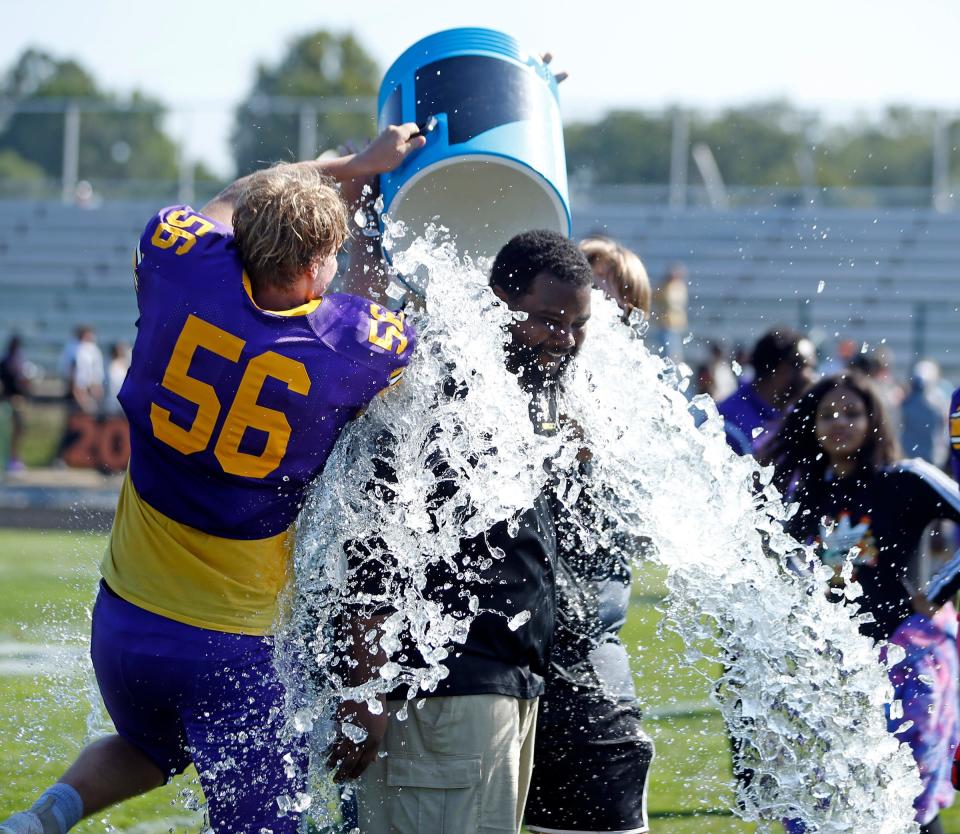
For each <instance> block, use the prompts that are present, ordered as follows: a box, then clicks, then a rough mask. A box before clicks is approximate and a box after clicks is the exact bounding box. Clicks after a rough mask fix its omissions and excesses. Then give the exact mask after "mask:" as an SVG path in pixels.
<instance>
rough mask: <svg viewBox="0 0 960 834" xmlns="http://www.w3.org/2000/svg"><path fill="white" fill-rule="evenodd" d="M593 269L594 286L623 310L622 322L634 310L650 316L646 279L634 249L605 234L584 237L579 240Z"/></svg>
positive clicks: (648, 284)
mask: <svg viewBox="0 0 960 834" xmlns="http://www.w3.org/2000/svg"><path fill="white" fill-rule="evenodd" d="M580 251H581V252H583V254H584V255H586V256H587V263H589V264H590V268H591V269H592V270H593V279H594V285H595V286H596V287H597V289H600V290H603V292H604V294H605V295H606V296H607V298H612V299H613V300H614V301H616V302H617V304H618V305H619V306H620V309H621V310H623V319H624V321H626V320H627V319H629V318H630V314H631V313H632V312H633V311H634V310H639V311H640V312H641V313H643V316H644V318H645V319H649V318H650V278H649V277H648V276H647V270H646V268H645V267H644V265H643V261H641V260H640V258H639V257H638V256H637V254H636V253H635V252H632V251H630V250H629V249H627V248H626V247H625V246H621V245H620V244H619V243H617V242H616V241H613V240H610V238H606V237H600V236H595V237H588V238H585V239H584V240H583V241H581V243H580Z"/></svg>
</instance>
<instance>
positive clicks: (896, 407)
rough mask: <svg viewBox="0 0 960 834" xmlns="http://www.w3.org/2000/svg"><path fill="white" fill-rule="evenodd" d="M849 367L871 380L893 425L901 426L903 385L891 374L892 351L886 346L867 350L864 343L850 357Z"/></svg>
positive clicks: (895, 426)
mask: <svg viewBox="0 0 960 834" xmlns="http://www.w3.org/2000/svg"><path fill="white" fill-rule="evenodd" d="M850 367H851V368H853V369H854V370H857V371H860V373H862V374H866V375H867V376H868V377H870V379H871V380H872V381H873V384H874V385H875V386H876V388H877V391H878V392H879V394H880V399H881V400H883V405H884V408H886V410H887V414H888V416H889V417H890V421H891V423H892V424H893V427H894V428H895V429H896V430H897V431H898V432H899V431H900V428H901V414H900V406H901V405H902V404H903V394H904V391H903V386H902V385H901V384H900V383H899V382H898V381H897V379H895V378H894V375H893V370H892V368H893V351H891V350H890V349H889V348H887V347H878V348H875V349H873V350H868V349H867V346H866V344H864V345H863V347H861V349H860V352H859V353H855V354H854V355H853V357H852V358H851V359H850Z"/></svg>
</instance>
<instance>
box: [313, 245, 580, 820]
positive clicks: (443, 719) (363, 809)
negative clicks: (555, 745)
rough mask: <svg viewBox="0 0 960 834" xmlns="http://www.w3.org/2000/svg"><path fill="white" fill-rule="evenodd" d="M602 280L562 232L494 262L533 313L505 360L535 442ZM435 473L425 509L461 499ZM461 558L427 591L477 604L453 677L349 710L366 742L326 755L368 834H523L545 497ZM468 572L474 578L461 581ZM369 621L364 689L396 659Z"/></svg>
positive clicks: (549, 538) (497, 276) (543, 611)
mask: <svg viewBox="0 0 960 834" xmlns="http://www.w3.org/2000/svg"><path fill="white" fill-rule="evenodd" d="M592 281H593V276H592V274H591V271H590V266H589V264H588V263H587V261H586V259H585V258H584V256H583V255H582V254H581V253H580V252H579V251H578V249H577V247H576V245H575V244H573V243H572V242H571V241H569V240H567V239H566V238H564V237H562V236H560V235H558V234H555V233H552V232H528V233H524V234H521V235H518V236H517V237H515V238H513V239H512V240H511V241H510V242H509V243H508V244H507V245H506V246H505V247H504V248H503V249H502V250H501V251H500V253H499V254H498V255H497V258H496V260H495V262H494V265H493V270H492V274H491V278H490V283H491V286H492V288H493V291H494V293H496V295H497V296H498V297H499V298H500V299H501V300H502V301H504V302H505V303H506V304H507V306H508V307H509V308H510V309H511V310H515V311H518V312H520V313H523V314H525V316H524V317H523V319H522V320H519V319H518V320H516V321H514V322H513V324H512V325H511V326H510V337H511V340H510V342H509V343H508V347H507V355H506V363H507V367H508V369H509V370H510V371H511V372H512V373H513V374H515V375H516V376H517V377H518V379H519V382H520V384H521V385H522V386H523V387H524V389H525V390H526V391H527V392H528V393H529V395H530V403H531V404H530V415H531V418H532V419H533V421H534V425H535V429H536V430H537V431H538V432H542V433H552V432H555V431H556V430H557V424H558V419H559V415H558V405H557V394H558V391H557V388H558V383H559V380H560V378H561V376H562V373H563V370H564V368H565V367H566V365H567V363H568V362H569V361H570V359H571V357H572V356H573V355H574V354H575V352H576V351H577V349H578V348H579V346H580V344H581V343H582V340H583V338H584V336H585V333H586V330H585V328H586V324H587V319H588V318H589V316H590V293H591V286H592ZM471 326H482V324H480V325H477V324H475V323H471ZM465 337H466V334H465ZM446 393H447V395H449V396H457V395H458V394H457V392H456V391H448V392H446ZM477 452H478V454H488V453H491V450H477ZM492 453H493V454H496V452H495V450H494V451H492ZM432 464H433V465H434V472H433V474H434V476H435V477H436V484H437V487H436V491H435V492H434V494H433V495H431V497H430V499H429V502H428V503H434V504H435V505H439V504H441V503H442V502H448V501H456V500H457V493H456V487H455V482H454V480H453V479H451V478H445V476H444V473H445V471H446V466H447V465H446V463H445V462H443V461H432ZM545 480H546V478H545ZM459 550H460V554H459V556H458V562H459V564H458V565H457V569H454V568H453V567H452V566H447V565H436V566H431V568H430V570H429V572H428V579H427V587H426V588H425V589H424V590H423V596H424V597H425V598H426V599H429V600H432V601H436V602H439V603H440V605H441V606H442V607H443V610H444V612H445V613H451V614H455V615H456V614H460V615H462V616H466V615H467V614H468V610H467V608H468V600H469V599H470V597H471V596H472V597H475V598H476V602H477V603H478V604H479V605H478V607H479V612H480V613H479V614H478V615H477V616H476V618H475V619H474V620H473V623H472V625H471V627H470V630H469V632H468V634H467V636H466V640H465V642H463V643H462V644H457V645H456V646H454V647H453V649H452V650H451V654H450V656H449V657H448V658H447V659H446V660H445V661H444V665H445V666H446V667H447V668H448V670H449V675H448V676H447V677H446V678H445V679H443V680H441V681H440V682H439V684H438V685H437V687H436V688H435V689H434V690H433V691H430V692H423V693H420V694H418V695H417V697H418V698H420V697H421V696H422V697H423V701H422V703H421V702H416V703H415V704H410V706H409V710H408V709H407V701H406V698H407V697H408V691H407V689H408V688H407V687H406V686H404V687H401V688H400V689H398V690H396V691H394V692H392V693H390V695H389V696H387V698H386V699H384V700H385V701H386V708H385V709H384V711H383V714H381V715H374V714H371V713H370V712H369V711H368V710H367V709H366V707H365V706H362V705H356V704H351V703H347V704H345V705H344V708H343V710H342V712H341V717H342V718H344V719H347V718H349V719H350V720H351V722H352V723H353V724H355V725H360V726H361V727H362V728H363V729H364V730H366V732H367V736H366V738H365V739H364V740H363V741H360V742H354V741H352V740H350V739H349V738H347V737H345V736H344V737H340V738H339V739H338V740H337V742H336V744H335V745H334V747H333V748H332V751H331V757H330V763H331V765H333V766H335V767H336V768H337V777H338V778H339V779H352V778H356V777H358V776H361V774H362V778H361V785H360V791H359V802H360V828H361V830H362V831H363V832H364V834H387V832H399V834H416V832H428V831H429V832H436V833H437V834H442V833H443V832H449V834H470V833H471V832H481V831H482V832H515V831H518V830H519V827H520V821H521V816H522V813H523V807H524V804H525V801H526V794H527V790H528V786H529V783H530V772H531V768H532V763H533V742H534V727H535V725H536V714H537V698H538V696H539V695H540V694H541V693H542V691H543V678H544V674H545V671H546V665H547V660H548V653H549V650H550V645H551V642H552V638H553V631H554V620H555V604H556V602H555V567H556V535H555V532H554V524H553V518H552V512H551V506H550V496H549V494H548V492H547V490H546V489H544V490H543V491H542V492H541V494H540V495H539V497H537V498H536V501H535V502H534V504H533V506H532V507H531V508H530V509H528V510H527V511H526V512H524V513H522V514H521V515H520V516H519V518H517V519H515V520H514V521H513V523H510V522H507V521H504V522H502V523H499V524H496V525H495V526H494V527H492V528H491V529H490V530H488V531H487V533H486V534H484V535H481V536H477V537H476V538H473V539H465V540H462V541H461V542H460V548H459ZM468 566H469V568H470V569H471V570H472V571H474V573H473V576H472V577H471V576H469V575H466V576H465V575H464V574H465V573H466V572H467V570H468ZM375 570H376V569H375V568H374V569H373V570H372V571H371V573H372V572H375ZM359 574H360V576H361V577H363V571H362V570H360V571H359ZM377 579H378V577H377V576H369V577H366V579H365V581H366V582H368V583H373V584H376V582H377ZM364 590H370V589H369V588H364ZM374 593H376V591H374ZM363 613H364V615H365V616H366V617H368V618H369V619H359V615H358V618H357V619H354V621H353V623H352V629H353V635H354V650H353V658H352V662H355V663H357V664H358V665H357V666H356V667H355V668H354V670H353V674H352V678H353V682H354V683H355V684H357V685H359V684H360V683H362V682H363V681H364V680H367V679H370V678H372V677H374V676H375V675H376V674H377V669H378V667H379V666H381V665H382V664H383V663H384V662H386V660H387V658H386V657H383V656H380V657H374V656H372V655H371V654H370V651H369V649H368V648H367V646H365V645H363V637H364V635H365V634H367V632H368V630H369V627H370V626H371V625H375V623H376V620H377V618H378V617H379V618H380V619H381V620H382V619H383V617H384V616H385V612H384V611H383V610H382V609H381V610H379V611H376V612H370V611H366V612H363ZM404 655H406V656H407V657H406V661H404V662H407V663H410V662H411V661H413V660H414V657H415V655H416V649H413V648H411V647H410V646H409V645H407V646H404V648H403V649H402V650H401V651H400V652H399V653H398V654H397V657H399V658H400V659H401V660H403V656H404ZM402 713H408V714H407V716H406V718H405V720H400V718H398V714H402ZM378 752H382V753H386V755H385V756H378Z"/></svg>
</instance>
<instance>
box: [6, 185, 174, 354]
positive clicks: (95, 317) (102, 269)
mask: <svg viewBox="0 0 960 834" xmlns="http://www.w3.org/2000/svg"><path fill="white" fill-rule="evenodd" d="M156 208H157V206H154V205H152V204H150V203H140V202H138V203H105V204H103V205H101V206H99V207H97V208H91V209H82V208H77V207H74V206H69V205H63V204H60V203H55V202H30V201H21V200H8V201H0V336H6V335H8V334H10V333H13V332H17V333H19V334H21V335H22V336H23V338H24V346H25V348H26V353H27V356H28V357H29V358H30V360H31V361H33V362H34V363H36V364H37V365H39V366H40V367H41V368H43V369H45V370H46V371H48V372H55V370H56V366H57V360H58V357H59V356H60V352H61V350H62V348H63V346H64V344H65V342H66V341H67V340H68V338H69V337H70V335H71V334H72V332H73V330H74V328H75V327H76V326H77V325H78V324H89V325H91V326H93V327H94V328H95V329H96V331H97V337H98V340H99V341H100V344H101V345H104V346H106V345H108V344H110V343H111V342H115V341H126V342H130V343H132V341H133V337H134V335H135V329H134V321H135V320H136V317H137V305H136V299H135V297H134V292H133V273H132V266H131V264H132V256H133V250H134V247H135V246H136V242H137V239H138V237H139V234H140V232H141V231H142V229H143V226H144V224H145V223H146V220H147V218H148V217H149V216H150V213H151V212H152V211H155V210H156Z"/></svg>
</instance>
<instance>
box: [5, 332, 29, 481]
mask: <svg viewBox="0 0 960 834" xmlns="http://www.w3.org/2000/svg"><path fill="white" fill-rule="evenodd" d="M32 376H33V373H32V368H31V365H30V363H29V362H28V361H27V360H26V358H25V357H24V354H23V342H22V340H21V338H20V337H19V336H18V335H16V334H14V335H13V336H11V337H10V341H9V342H8V343H7V351H6V353H5V354H4V355H3V359H0V395H2V396H3V399H5V400H6V401H7V402H8V403H10V456H9V458H8V459H7V471H8V472H20V471H22V470H23V469H24V465H23V460H22V458H21V456H20V444H21V443H22V441H23V428H24V408H25V406H26V398H27V397H28V396H30V379H31V377H32Z"/></svg>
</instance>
